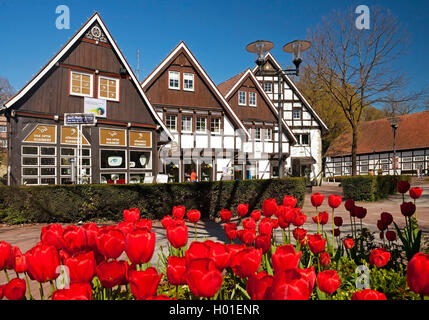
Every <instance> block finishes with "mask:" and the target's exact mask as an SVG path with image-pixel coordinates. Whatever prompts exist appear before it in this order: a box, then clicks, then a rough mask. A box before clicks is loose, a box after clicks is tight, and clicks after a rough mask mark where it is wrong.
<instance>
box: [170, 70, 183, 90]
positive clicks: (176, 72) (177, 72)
mask: <svg viewBox="0 0 429 320" xmlns="http://www.w3.org/2000/svg"><path fill="white" fill-rule="evenodd" d="M173 74H174V75H177V76H178V79H177V85H178V86H177V87H172V86H171V82H170V81H171V80H172V75H173ZM173 80H176V79H173ZM168 89H172V90H180V72H179V71H174V70H170V71H168Z"/></svg>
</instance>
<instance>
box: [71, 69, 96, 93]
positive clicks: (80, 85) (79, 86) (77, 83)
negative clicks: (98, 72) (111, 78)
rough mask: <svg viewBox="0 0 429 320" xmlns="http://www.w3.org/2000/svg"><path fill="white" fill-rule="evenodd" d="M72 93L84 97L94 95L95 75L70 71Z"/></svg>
mask: <svg viewBox="0 0 429 320" xmlns="http://www.w3.org/2000/svg"><path fill="white" fill-rule="evenodd" d="M70 78H71V80H70V82H71V83H70V94H71V95H76V96H83V97H92V96H93V92H92V88H93V83H92V82H93V75H92V74H88V73H81V72H76V71H70Z"/></svg>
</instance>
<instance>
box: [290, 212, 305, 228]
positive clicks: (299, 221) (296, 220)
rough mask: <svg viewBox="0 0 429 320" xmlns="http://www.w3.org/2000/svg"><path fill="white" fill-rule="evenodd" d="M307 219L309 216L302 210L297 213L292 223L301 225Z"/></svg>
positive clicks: (297, 225) (296, 225)
mask: <svg viewBox="0 0 429 320" xmlns="http://www.w3.org/2000/svg"><path fill="white" fill-rule="evenodd" d="M306 220H307V216H306V215H305V214H303V213H302V212H299V213H298V214H296V215H295V218H294V219H293V221H292V224H293V225H294V226H295V227H300V226H302V225H303V224H304V223H305V221H306Z"/></svg>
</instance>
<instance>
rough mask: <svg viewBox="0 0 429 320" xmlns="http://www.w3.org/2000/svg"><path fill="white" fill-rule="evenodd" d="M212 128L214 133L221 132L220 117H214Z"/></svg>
mask: <svg viewBox="0 0 429 320" xmlns="http://www.w3.org/2000/svg"><path fill="white" fill-rule="evenodd" d="M210 129H211V131H212V132H213V133H220V118H212V119H211V124H210Z"/></svg>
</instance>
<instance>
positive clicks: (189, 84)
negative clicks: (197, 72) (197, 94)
mask: <svg viewBox="0 0 429 320" xmlns="http://www.w3.org/2000/svg"><path fill="white" fill-rule="evenodd" d="M183 90H185V91H194V74H192V73H184V74H183Z"/></svg>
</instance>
